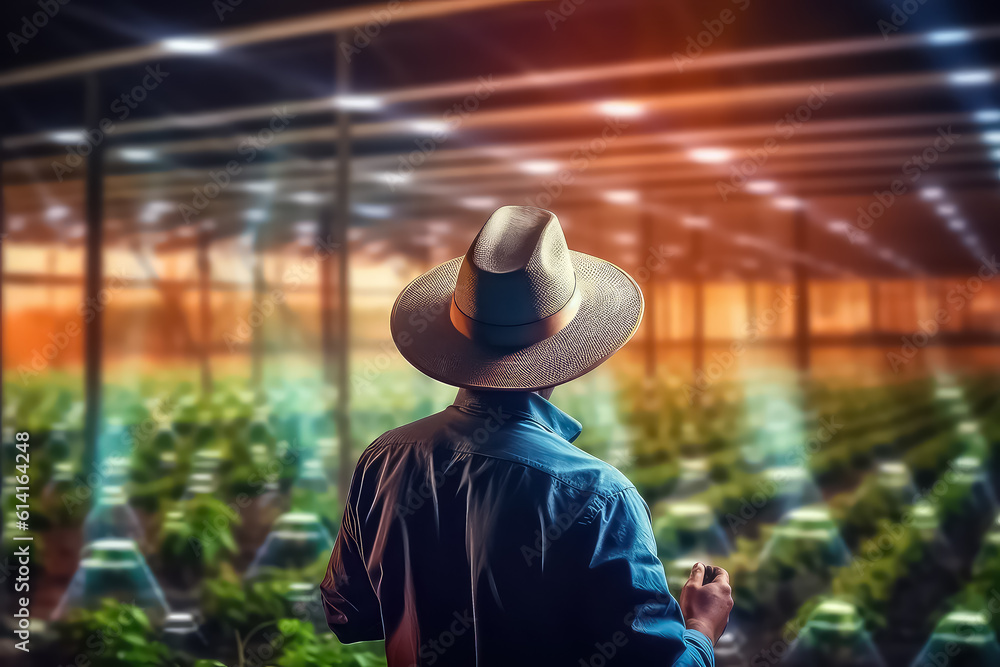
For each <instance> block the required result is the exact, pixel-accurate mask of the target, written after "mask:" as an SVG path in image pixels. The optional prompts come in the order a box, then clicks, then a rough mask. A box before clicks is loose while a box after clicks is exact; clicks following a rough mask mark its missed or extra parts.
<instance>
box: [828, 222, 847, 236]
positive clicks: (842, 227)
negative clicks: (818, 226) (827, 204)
mask: <svg viewBox="0 0 1000 667" xmlns="http://www.w3.org/2000/svg"><path fill="white" fill-rule="evenodd" d="M826 228H827V229H829V230H830V231H831V232H833V233H834V234H845V233H847V230H848V229H850V228H851V225H850V224H849V223H848V222H847V221H846V220H831V221H830V222H828V223H826Z"/></svg>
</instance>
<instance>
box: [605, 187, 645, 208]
mask: <svg viewBox="0 0 1000 667" xmlns="http://www.w3.org/2000/svg"><path fill="white" fill-rule="evenodd" d="M603 196H604V200H605V201H607V202H609V203H611V204H618V205H621V206H625V205H627V204H634V203H636V202H637V201H639V193H638V192H636V191H635V190H607V191H606V192H605V193H604V195H603Z"/></svg>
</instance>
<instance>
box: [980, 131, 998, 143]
mask: <svg viewBox="0 0 1000 667" xmlns="http://www.w3.org/2000/svg"><path fill="white" fill-rule="evenodd" d="M983 141H985V142H986V143H988V144H1000V132H984V133H983Z"/></svg>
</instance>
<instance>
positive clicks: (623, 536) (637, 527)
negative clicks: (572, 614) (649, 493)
mask: <svg viewBox="0 0 1000 667" xmlns="http://www.w3.org/2000/svg"><path fill="white" fill-rule="evenodd" d="M600 502H601V504H600V505H598V507H597V509H596V511H595V513H594V514H593V518H592V519H589V520H587V521H586V523H585V525H584V528H585V532H584V535H585V540H586V546H587V549H588V553H592V554H593V555H592V556H591V558H590V562H589V567H587V569H586V571H585V572H583V573H582V577H583V578H584V586H583V587H582V589H583V590H585V591H587V596H586V600H588V601H589V604H587V605H586V606H587V608H586V610H585V611H584V614H583V617H584V618H586V619H588V623H587V625H588V626H589V627H588V631H589V633H590V634H591V636H592V637H593V638H594V642H595V646H596V647H597V650H601V649H602V647H603V649H604V652H609V651H611V650H612V649H613V650H614V655H615V663H616V664H622V665H676V666H677V667H714V665H715V655H714V651H713V648H712V642H711V641H710V640H709V639H708V637H706V636H705V635H703V634H702V633H700V632H697V631H695V630H688V629H686V628H685V625H684V617H683V616H682V615H681V609H680V605H679V604H677V601H676V600H675V599H674V598H673V596H672V595H671V594H670V590H669V589H668V588H667V579H666V576H665V575H664V573H663V564H662V563H661V562H660V560H659V559H658V558H657V557H656V542H655V540H654V539H653V529H652V525H651V523H650V515H649V508H648V507H647V506H646V503H645V501H644V500H643V499H642V497H641V496H639V494H638V492H637V491H636V490H635V489H634V488H630V489H626V490H625V491H622V492H621V493H618V494H616V495H614V496H611V497H610V498H603V499H601V501H600ZM584 662H586V660H584Z"/></svg>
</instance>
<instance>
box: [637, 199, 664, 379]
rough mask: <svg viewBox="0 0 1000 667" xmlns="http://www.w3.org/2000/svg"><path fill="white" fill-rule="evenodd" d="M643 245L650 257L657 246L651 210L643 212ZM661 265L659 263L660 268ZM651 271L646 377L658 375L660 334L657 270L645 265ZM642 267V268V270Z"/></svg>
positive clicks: (647, 303)
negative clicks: (657, 358)
mask: <svg viewBox="0 0 1000 667" xmlns="http://www.w3.org/2000/svg"><path fill="white" fill-rule="evenodd" d="M642 247H643V248H644V249H645V250H644V253H643V256H644V257H648V256H649V253H650V252H651V251H652V250H653V249H654V248H656V238H655V229H654V226H653V215H652V214H651V213H649V212H644V213H643V214H642ZM659 266H660V265H657V268H659ZM643 268H645V269H646V270H647V271H648V272H649V282H648V283H647V285H646V298H645V301H646V314H645V315H644V317H643V319H645V321H646V341H645V343H646V345H645V357H646V377H647V378H655V377H656V357H657V346H658V345H659V342H660V341H659V336H658V331H657V324H658V322H657V321H656V320H657V312H658V305H659V304H658V303H657V299H658V297H659V295H658V294H657V280H656V270H655V269H651V268H649V266H648V265H647V266H645V267H643ZM641 270H642V269H641V268H640V271H641Z"/></svg>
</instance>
